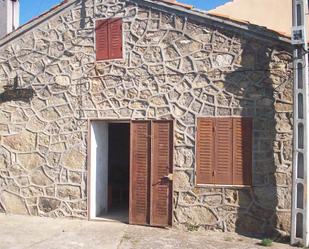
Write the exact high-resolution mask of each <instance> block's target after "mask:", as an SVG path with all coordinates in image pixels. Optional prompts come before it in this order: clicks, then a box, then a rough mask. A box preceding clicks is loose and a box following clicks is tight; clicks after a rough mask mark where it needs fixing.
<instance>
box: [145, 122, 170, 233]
mask: <svg viewBox="0 0 309 249" xmlns="http://www.w3.org/2000/svg"><path fill="white" fill-rule="evenodd" d="M151 137H152V164H151V190H150V191H151V195H150V196H151V206H150V211H151V212H150V225H152V226H160V227H167V226H169V225H172V220H171V219H172V215H171V212H172V195H173V190H172V187H173V184H172V173H173V123H172V122H170V121H154V122H152V136H151Z"/></svg>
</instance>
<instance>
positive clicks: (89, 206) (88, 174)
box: [86, 118, 131, 221]
mask: <svg viewBox="0 0 309 249" xmlns="http://www.w3.org/2000/svg"><path fill="white" fill-rule="evenodd" d="M87 122H88V124H87V126H88V128H87V130H88V131H87V132H88V135H87V150H86V151H87V156H86V159H87V164H86V165H87V169H88V170H87V184H86V185H87V218H88V220H89V221H97V220H100V221H105V220H106V221H107V220H109V221H110V219H104V217H103V218H97V217H96V218H92V217H91V215H90V212H91V208H92V205H91V204H92V203H91V201H90V196H91V193H92V191H93V190H92V188H91V184H92V179H91V172H92V169H91V150H92V148H91V142H92V137H91V124H92V122H105V123H107V124H108V123H125V124H131V120H130V119H101V118H93V119H88V121H87ZM130 136H131V134H130Z"/></svg>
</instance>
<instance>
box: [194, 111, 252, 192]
mask: <svg viewBox="0 0 309 249" xmlns="http://www.w3.org/2000/svg"><path fill="white" fill-rule="evenodd" d="M203 118H210V119H220V118H231V119H233V118H240V119H242V118H250V119H251V122H252V131H251V138H252V140H251V156H252V157H251V158H252V162H251V176H250V178H251V179H250V184H243V185H242V184H235V185H234V184H217V183H197V177H198V176H197V174H198V172H197V150H198V149H197V138H198V119H203ZM253 124H254V118H253V117H252V116H219V117H218V116H196V118H195V135H194V138H195V142H194V146H195V148H194V153H195V154H194V155H195V160H194V161H195V162H194V186H195V187H198V188H199V187H208V188H211V187H212V188H213V187H215V188H216V187H219V188H221V187H229V188H236V189H242V188H252V186H253V161H254V157H253V156H254V150H253V149H254V148H253V146H254V126H253ZM232 142H233V141H232ZM232 160H233V158H232Z"/></svg>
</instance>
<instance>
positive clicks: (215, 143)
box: [196, 118, 252, 185]
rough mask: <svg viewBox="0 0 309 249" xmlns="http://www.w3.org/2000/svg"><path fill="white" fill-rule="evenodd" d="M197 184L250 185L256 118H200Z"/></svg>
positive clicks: (198, 125)
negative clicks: (253, 130) (253, 127)
mask: <svg viewBox="0 0 309 249" xmlns="http://www.w3.org/2000/svg"><path fill="white" fill-rule="evenodd" d="M196 154H197V155H196V164H197V167H196V182H197V184H220V185H250V184H251V179H252V177H251V175H252V118H199V119H198V121H197V142H196Z"/></svg>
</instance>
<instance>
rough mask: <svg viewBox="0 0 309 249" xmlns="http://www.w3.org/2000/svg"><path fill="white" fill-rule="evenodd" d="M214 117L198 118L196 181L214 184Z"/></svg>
mask: <svg viewBox="0 0 309 249" xmlns="http://www.w3.org/2000/svg"><path fill="white" fill-rule="evenodd" d="M213 130H214V119H213V118H199V119H198V120H197V143H196V165H197V168H196V183H197V184H213V183H214V177H213V171H214V156H215V155H214V152H215V150H214V141H215V140H214V132H213Z"/></svg>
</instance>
